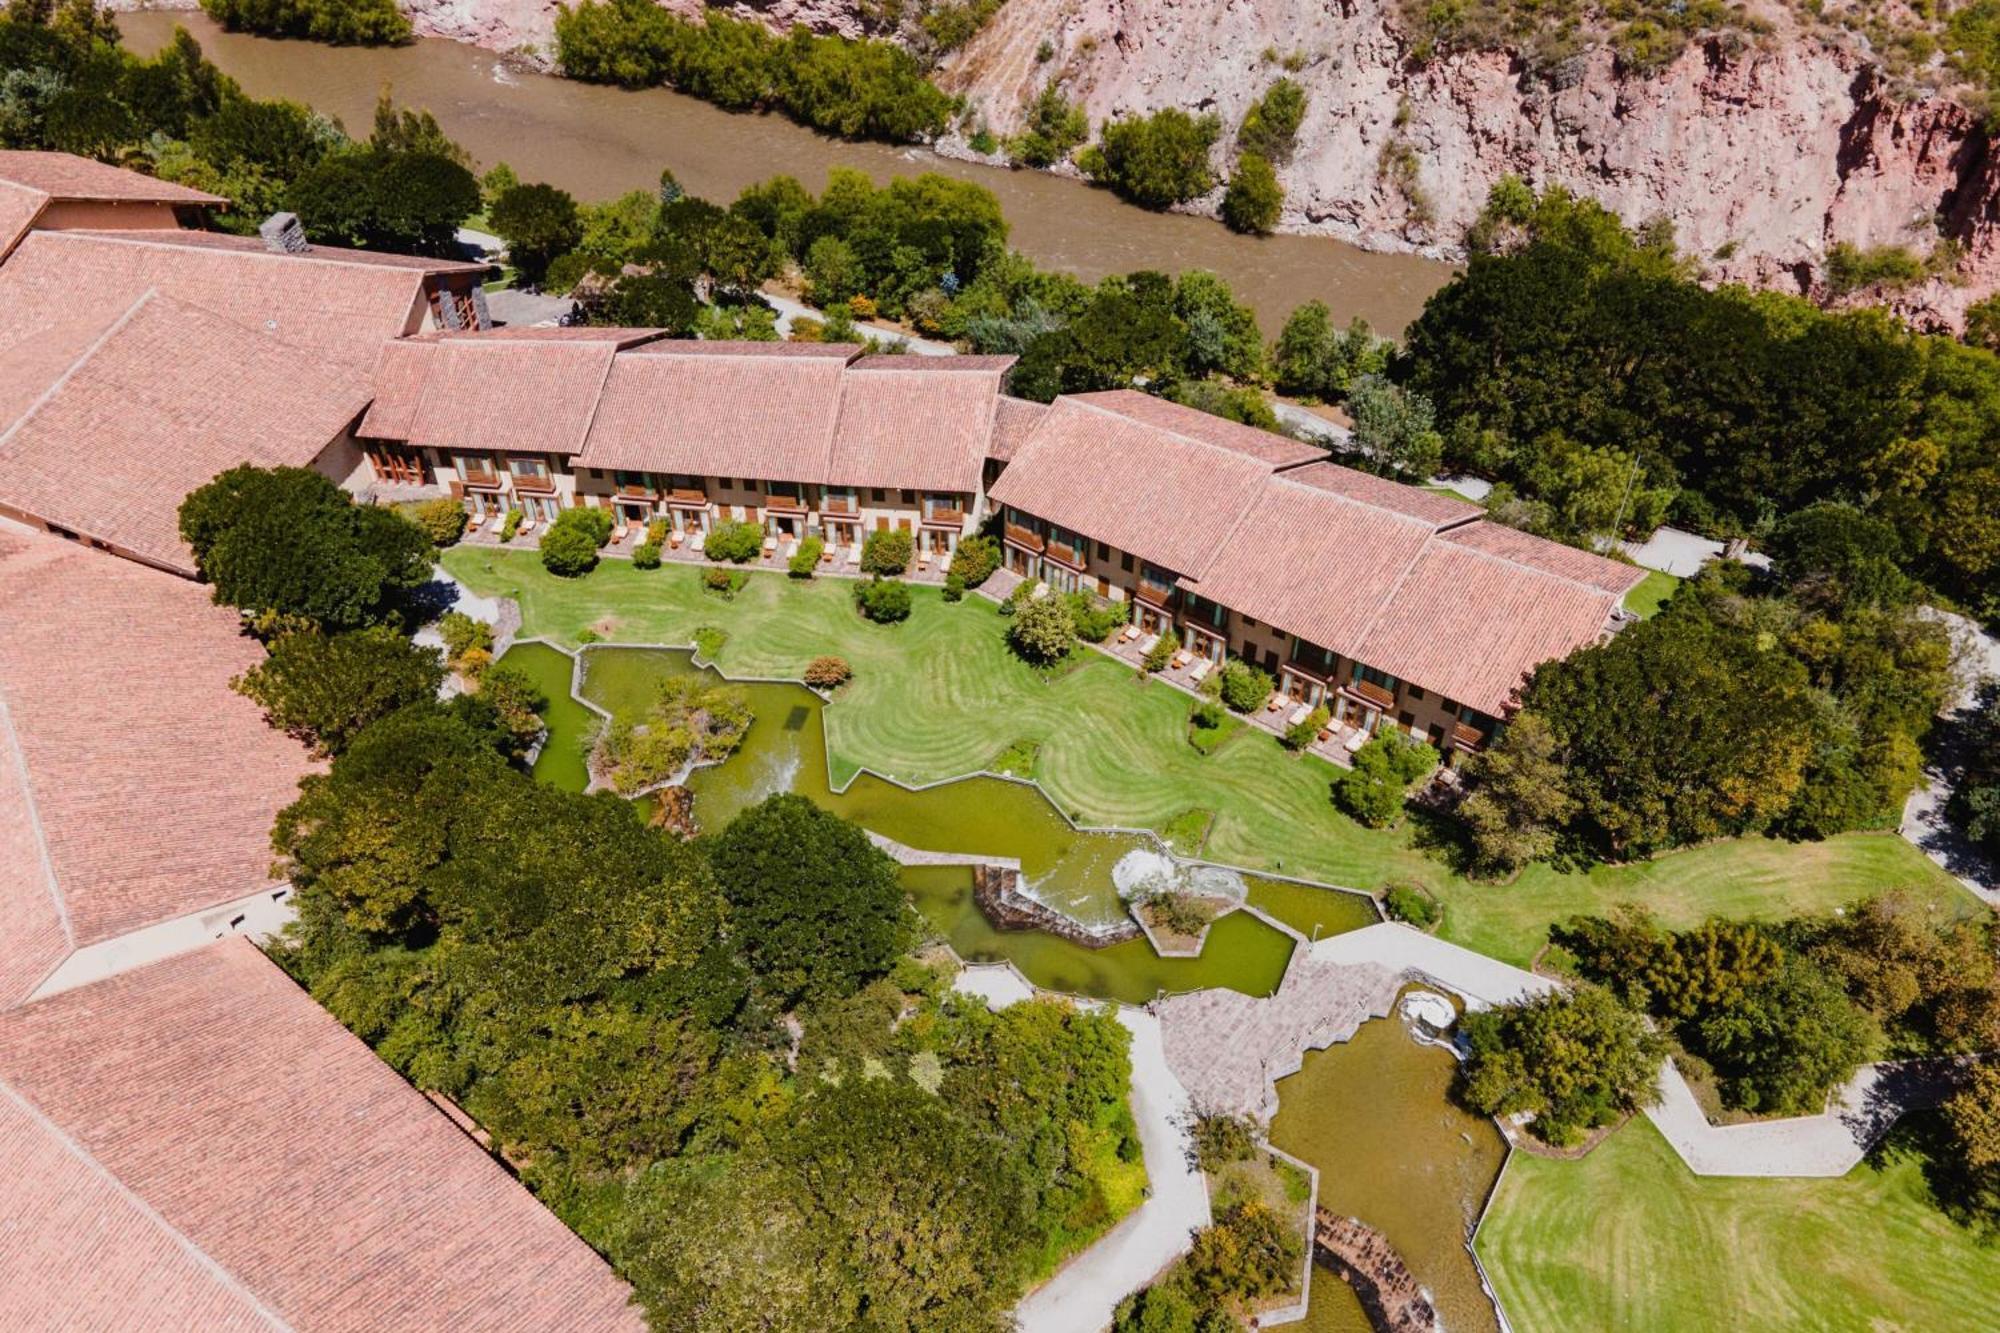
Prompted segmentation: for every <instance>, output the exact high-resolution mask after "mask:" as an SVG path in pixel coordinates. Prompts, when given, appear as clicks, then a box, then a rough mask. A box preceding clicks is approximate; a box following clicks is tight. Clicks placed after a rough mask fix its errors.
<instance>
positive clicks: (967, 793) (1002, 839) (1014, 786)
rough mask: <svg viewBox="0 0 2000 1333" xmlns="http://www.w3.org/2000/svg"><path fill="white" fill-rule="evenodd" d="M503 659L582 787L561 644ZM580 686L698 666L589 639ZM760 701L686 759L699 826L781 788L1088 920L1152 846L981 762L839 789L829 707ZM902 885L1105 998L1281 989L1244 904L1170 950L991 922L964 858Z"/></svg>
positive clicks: (1279, 966)
mask: <svg viewBox="0 0 2000 1333" xmlns="http://www.w3.org/2000/svg"><path fill="white" fill-rule="evenodd" d="M502 660H504V661H505V662H506V663H507V664H508V665H510V666H518V667H520V668H521V669H522V670H524V671H526V672H527V673H528V674H529V675H530V676H531V677H533V678H534V679H535V681H536V682H537V683H538V684H539V685H540V686H541V687H542V690H543V692H544V693H546V694H547V695H548V696H549V700H550V707H549V711H548V714H547V717H548V722H549V729H550V736H549V740H548V743H547V744H546V745H544V746H543V748H542V753H541V755H540V757H539V758H538V759H537V761H536V764H535V776H536V777H538V778H540V779H542V780H543V781H546V782H551V783H555V784H557V785H559V786H564V787H569V788H571V789H573V790H580V789H581V788H582V787H583V786H584V785H585V784H586V781H587V776H586V774H585V771H584V752H585V746H586V745H587V744H588V740H589V737H590V736H591V734H592V731H593V730H594V726H595V721H596V719H595V717H594V715H593V714H592V713H591V711H590V710H589V709H588V708H585V707H584V706H583V705H582V704H580V703H578V702H576V701H575V700H574V699H573V698H571V697H570V695H569V687H570V681H571V675H572V669H573V668H572V661H571V658H570V657H569V656H568V655H567V654H565V653H564V652H562V651H561V650H560V649H557V648H555V647H552V646H550V645H548V644H544V643H523V644H517V645H515V646H514V647H513V648H511V649H510V650H509V651H508V653H507V655H506V656H505V658H503V659H502ZM583 661H584V668H583V685H582V692H583V695H584V697H585V698H587V699H589V700H590V701H591V702H592V703H594V704H596V705H597V706H599V707H601V708H603V709H605V710H606V711H608V712H610V713H612V714H614V715H617V716H624V717H636V716H638V715H639V714H640V713H641V712H643V710H644V709H645V707H646V705H647V704H648V703H649V702H650V701H651V699H652V698H653V695H654V693H655V691H656V690H657V688H658V684H659V682H660V681H661V680H662V679H663V678H665V677H666V676H668V675H673V674H682V673H689V672H699V671H702V670H703V668H701V667H697V666H696V665H694V663H693V660H692V656H691V654H689V653H687V652H685V651H682V650H672V649H653V648H612V647H597V648H592V649H590V650H588V651H587V652H586V653H585V654H584V655H583ZM743 688H744V689H745V690H746V691H747V692H748V693H749V695H750V703H751V708H752V710H753V712H754V713H755V719H756V720H755V721H754V722H753V723H752V724H751V727H750V730H749V732H748V734H747V735H746V736H745V738H744V742H743V747H742V749H741V750H739V751H738V752H737V754H736V755H735V756H733V757H732V758H730V759H729V760H728V761H727V762H726V763H723V764H720V765H718V766H716V767H714V768H707V769H703V770H700V771H698V772H696V773H695V774H694V775H693V776H692V777H691V778H690V779H689V781H688V787H689V789H690V790H691V791H692V792H693V793H694V797H695V805H694V812H695V817H696V818H697V819H698V820H699V821H700V823H701V825H702V827H703V828H704V829H708V830H714V829H717V828H720V827H722V826H723V825H724V824H726V823H728V821H729V820H730V819H731V818H732V817H734V815H735V814H736V813H737V812H739V811H741V810H743V809H744V808H745V807H747V806H750V805H754V804H755V803H756V802H758V801H761V800H763V799H764V798H765V797H767V796H770V795H772V794H774V793H776V792H781V791H790V792H797V793H798V794H800V795H803V796H806V797H808V798H810V799H811V800H812V801H814V802H815V803H816V804H818V805H820V806H822V807H824V808H826V809H828V810H831V811H833V812H834V813H836V814H839V815H842V816H844V817H846V818H849V819H853V820H854V821H856V822H857V823H859V824H861V825H862V826H863V827H865V828H868V829H870V830H872V831H874V832H876V833H879V834H881V835H883V836H884V837H888V838H892V839H894V840H895V841H897V842H900V843H903V844H904V845H905V846H909V847H916V848H920V849H922V850H925V851H934V852H955V853H965V854H971V855H982V856H996V857H1012V858H1014V859H1016V860H1018V861H1019V862H1020V863H1021V869H1022V877H1023V882H1024V884H1025V885H1026V886H1027V887H1028V888H1029V889H1030V891H1031V892H1032V893H1034V894H1035V896H1036V897H1038V898H1040V899H1041V900H1042V901H1044V902H1047V903H1049V904H1050V905H1051V906H1055V907H1057V908H1059V909H1060V910H1062V911H1064V912H1067V913H1069V914H1070V915H1072V916H1073V917H1075V918H1076V919H1078V920H1081V921H1084V922H1086V923H1103V922H1110V921H1116V920H1119V919H1121V918H1122V916H1123V914H1124V908H1123V904H1122V902H1121V900H1120V899H1119V897H1118V893H1117V890H1116V887H1115V885H1114V883H1113V881H1112V871H1113V867H1115V866H1116V865H1117V863H1118V861H1119V860H1120V859H1121V858H1122V857H1125V856H1127V855H1128V854H1130V853H1132V852H1135V851H1141V850H1152V849H1154V848H1155V847H1156V844H1155V843H1154V841H1153V840H1152V839H1151V838H1150V837H1149V836H1147V835H1143V834H1137V833H1129V834H1127V833H1090V832H1084V831H1080V830H1078V829H1076V828H1074V827H1072V826H1071V825H1070V823H1069V822H1068V821H1067V820H1066V819H1064V818H1063V816H1062V814H1061V813H1060V812H1059V811H1058V810H1057V809H1056V808H1055V807H1054V806H1053V805H1051V804H1050V803H1049V801H1048V799H1047V798H1046V797H1044V796H1043V795H1042V793H1041V791H1040V789H1039V788H1036V787H1034V786H1031V785H1029V784H1027V783H1021V782H1010V781H1007V780H1006V779H1003V778H990V777H975V778H965V779H961V780H959V781H955V782H948V783H944V784H941V785H939V786H935V787H930V788H926V789H923V790H920V791H913V790H910V789H908V788H905V787H900V786H898V785H896V784H895V783H892V782H888V781H885V780H883V779H881V778H877V777H873V776H871V775H868V774H865V773H864V774H862V775H860V776H858V777H856V778H855V779H854V780H853V782H851V783H850V784H849V785H848V786H847V788H846V789H845V790H844V791H838V792H837V791H835V790H834V789H833V786H832V784H831V782H830V781H829V779H828V768H827V753H826V733H825V729H824V727H823V726H822V725H821V716H820V714H821V709H822V708H823V707H824V705H823V703H822V701H821V699H820V698H819V696H818V695H816V694H814V693H813V692H812V691H810V690H808V689H806V688H804V687H803V686H800V685H795V684H790V683H784V682H752V683H747V684H745V685H744V687H743ZM1242 878H1243V880H1244V885H1245V890H1246V892H1247V894H1248V896H1249V899H1250V901H1251V902H1252V903H1256V904H1258V905H1260V906H1263V905H1265V904H1266V903H1269V904H1270V910H1271V911H1272V915H1274V916H1276V917H1278V918H1279V919H1282V920H1286V921H1288V922H1293V923H1295V924H1296V925H1297V926H1298V927H1299V928H1301V929H1302V930H1303V932H1304V933H1306V934H1307V935H1309V936H1310V935H1311V934H1312V933H1313V932H1314V931H1315V930H1317V932H1318V933H1319V934H1321V935H1327V934H1335V933H1338V932H1340V931H1344V930H1353V929H1356V928H1358V927H1360V926H1365V925H1369V924H1372V923H1373V922H1374V920H1375V919H1376V917H1375V911H1374V907H1373V905H1372V904H1371V903H1370V902H1369V901H1368V900H1367V899H1366V898H1365V897H1363V896H1361V895H1359V894H1351V893H1341V892H1338V891H1335V890H1329V889H1317V888H1311V887H1308V886H1305V885H1299V884H1293V883H1288V882H1284V881H1277V880H1267V879H1264V878H1262V877H1259V876H1254V875H1247V876H1243V877H1242ZM904 882H905V884H906V885H908V887H909V889H910V893H911V896H912V898H913V899H914V900H915V901H916V903H917V906H918V907H919V909H920V910H922V911H923V913H924V915H925V917H926V918H927V919H928V920H929V921H930V922H931V924H932V926H933V927H934V928H935V929H937V930H938V932H939V933H940V934H942V935H944V936H946V937H947V938H949V939H950V940H951V942H952V944H953V946H954V947H955V948H957V950H958V952H959V954H960V955H961V956H962V957H964V958H966V959H968V960H971V961H975V962H990V961H998V960H1001V959H1007V960H1011V961H1012V962H1014V963H1015V965H1016V966H1018V967H1020V969H1021V970H1022V972H1023V973H1024V974H1025V975H1026V976H1027V977H1028V979H1029V980H1030V981H1031V982H1033V983H1035V984H1036V985H1038V986H1043V987H1046V988H1048V989H1051V990H1060V991H1064V992H1068V993H1071V994H1078V995H1087V996H1092V997H1095V998H1101V999H1115V1000H1123V1001H1126V1002H1128V1003H1143V1002H1145V1001H1147V1000H1150V999H1152V998H1154V996H1155V995H1157V994H1158V993H1159V992H1161V991H1163V990H1164V991H1184V990H1198V989H1202V988H1204V987H1211V986H1227V987H1230V988H1232V989H1235V990H1240V991H1243V992H1245V993H1246V994H1251V995H1267V994H1269V993H1271V992H1272V991H1274V990H1276V989H1277V985H1278V981H1279V979H1280V978H1281V977H1282V976H1283V975H1284V970H1285V964H1286V963H1287V961H1288V960H1289V959H1290V957H1291V950H1292V943H1291V940H1290V939H1289V938H1288V937H1286V936H1285V935H1284V934H1283V933H1282V932H1280V931H1277V930H1274V929H1272V928H1271V927H1270V926H1269V925H1267V924H1266V923H1264V922H1263V921H1260V920H1259V919H1257V918H1256V917H1255V916H1252V915H1251V914H1249V913H1245V912H1237V913H1232V914H1230V915H1229V916H1226V917H1224V918H1223V919H1222V920H1220V921H1218V922H1217V923H1216V924H1215V925H1214V927H1212V928H1211V930H1210V934H1209V939H1208V943H1207V946H1206V947H1205V948H1204V949H1203V951H1202V956H1201V957H1199V958H1193V959H1166V958H1160V957H1158V956H1157V955H1155V954H1154V953H1153V951H1152V949H1151V947H1150V946H1148V945H1147V944H1146V942H1145V941H1144V940H1134V941H1131V942H1128V943H1125V944H1116V945H1112V946H1110V947H1108V948H1104V949H1087V948H1084V947H1083V946H1081V945H1077V944H1074V943H1071V942H1069V941H1067V940H1062V939H1058V938H1057V937H1055V936H1053V935H1047V934H1043V933H1040V932H1035V931H1007V932H1002V931H999V930H996V929H995V928H994V927H993V926H992V925H991V924H990V923H989V922H987V920H986V918H985V917H984V916H983V915H982V914H981V913H980V912H979V909H978V908H977V907H976V906H975V905H974V904H973V901H972V883H971V873H970V871H969V870H968V869H967V868H965V867H963V866H923V867H909V868H906V869H905V872H904Z"/></svg>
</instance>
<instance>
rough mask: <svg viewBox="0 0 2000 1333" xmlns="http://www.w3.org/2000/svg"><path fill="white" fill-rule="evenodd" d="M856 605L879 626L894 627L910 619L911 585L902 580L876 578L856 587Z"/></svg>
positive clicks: (877, 576)
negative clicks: (901, 621)
mask: <svg viewBox="0 0 2000 1333" xmlns="http://www.w3.org/2000/svg"><path fill="white" fill-rule="evenodd" d="M854 604H855V606H856V607H858V608H860V611H861V614H862V615H864V616H866V617H868V619H870V620H873V621H875V622H876V623H877V624H883V625H892V624H894V623H896V622H897V621H899V620H907V619H909V617H910V585H909V584H907V583H904V582H903V581H902V580H901V579H887V578H883V577H882V576H881V575H880V574H877V575H876V576H875V577H874V578H872V579H868V580H865V581H863V582H858V583H856V584H855V585H854Z"/></svg>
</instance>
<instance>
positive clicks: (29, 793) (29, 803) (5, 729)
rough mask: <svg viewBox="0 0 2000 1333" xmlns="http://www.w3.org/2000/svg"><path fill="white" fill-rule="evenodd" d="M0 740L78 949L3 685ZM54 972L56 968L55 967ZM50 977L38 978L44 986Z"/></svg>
mask: <svg viewBox="0 0 2000 1333" xmlns="http://www.w3.org/2000/svg"><path fill="white" fill-rule="evenodd" d="M0 739H4V740H5V742H6V746H7V749H8V750H9V751H10V752H11V753H12V754H13V756H14V776H15V779H16V780H17V781H18V782H20V784H21V804H22V806H23V808H24V809H25V810H26V811H27V816H28V832H29V833H30V834H31V835H32V836H33V838H34V840H35V855H36V856H37V858H39V859H40V861H41V863H42V883H43V885H44V886H45V887H46V888H47V889H48V893H49V901H50V902H51V903H53V904H54V905H55V909H56V924H57V925H59V926H61V927H62V933H63V943H64V944H66V945H68V946H69V951H70V953H75V952H76V923H75V922H73V921H72V920H70V915H69V900H68V899H67V898H65V897H64V896H63V891H62V881H61V880H59V879H57V878H56V863H55V858H54V857H52V856H50V855H49V834H48V829H47V828H45V827H44V826H43V824H42V812H41V810H40V808H39V807H38V806H37V805H36V803H35V782H34V776H33V774H31V773H30V772H29V771H28V756H27V754H26V753H25V752H24V751H23V750H22V748H21V733H20V732H19V731H18V730H16V729H15V726H14V713H13V710H12V709H11V708H10V707H8V704H7V691H6V688H5V687H4V686H0ZM62 964H63V960H62V959H58V960H56V964H55V967H61V966H62ZM49 971H50V973H53V972H54V971H55V968H54V967H52V968H50V969H49ZM46 980H48V977H47V976H44V977H42V978H40V979H38V980H37V981H36V982H35V984H36V986H38V987H39V986H40V985H41V983H42V982H43V981H46Z"/></svg>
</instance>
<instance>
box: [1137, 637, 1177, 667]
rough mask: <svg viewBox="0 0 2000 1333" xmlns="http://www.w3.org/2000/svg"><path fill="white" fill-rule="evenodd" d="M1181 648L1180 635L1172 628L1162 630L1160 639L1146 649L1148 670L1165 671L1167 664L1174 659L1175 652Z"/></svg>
mask: <svg viewBox="0 0 2000 1333" xmlns="http://www.w3.org/2000/svg"><path fill="white" fill-rule="evenodd" d="M1180 649H1181V638H1180V635H1178V634H1176V633H1174V632H1173V631H1172V630H1170V629H1169V630H1163V631H1161V633H1160V641H1159V642H1158V643H1156V644H1154V645H1153V646H1152V647H1151V648H1148V649H1147V650H1146V661H1145V667H1146V670H1148V671H1165V670H1166V669H1167V664H1168V663H1169V662H1171V661H1173V660H1174V654H1175V653H1177V652H1179V651H1180Z"/></svg>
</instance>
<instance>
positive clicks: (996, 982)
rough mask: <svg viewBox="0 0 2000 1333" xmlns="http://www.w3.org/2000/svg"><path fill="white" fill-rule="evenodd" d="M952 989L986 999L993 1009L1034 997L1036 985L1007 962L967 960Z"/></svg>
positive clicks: (959, 971)
mask: <svg viewBox="0 0 2000 1333" xmlns="http://www.w3.org/2000/svg"><path fill="white" fill-rule="evenodd" d="M951 988H952V989H953V990H955V991H957V992H958V993H959V994H960V995H970V996H972V997H973V998H974V999H977V1000H983V1001H985V1003H986V1007H987V1008H988V1009H993V1010H1000V1009H1005V1008H1006V1007H1007V1006H1008V1005H1010V1004H1017V1003H1019V1002H1020V1001H1022V1000H1032V999H1034V998H1035V988H1034V987H1033V986H1031V985H1029V984H1028V979H1027V978H1026V977H1024V976H1022V975H1021V974H1020V972H1018V971H1016V970H1015V969H1014V967H1012V966H1011V965H1010V964H1007V963H967V964H966V965H965V966H964V967H962V968H960V969H959V970H958V975H957V976H955V977H953V978H952V979H951Z"/></svg>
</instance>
